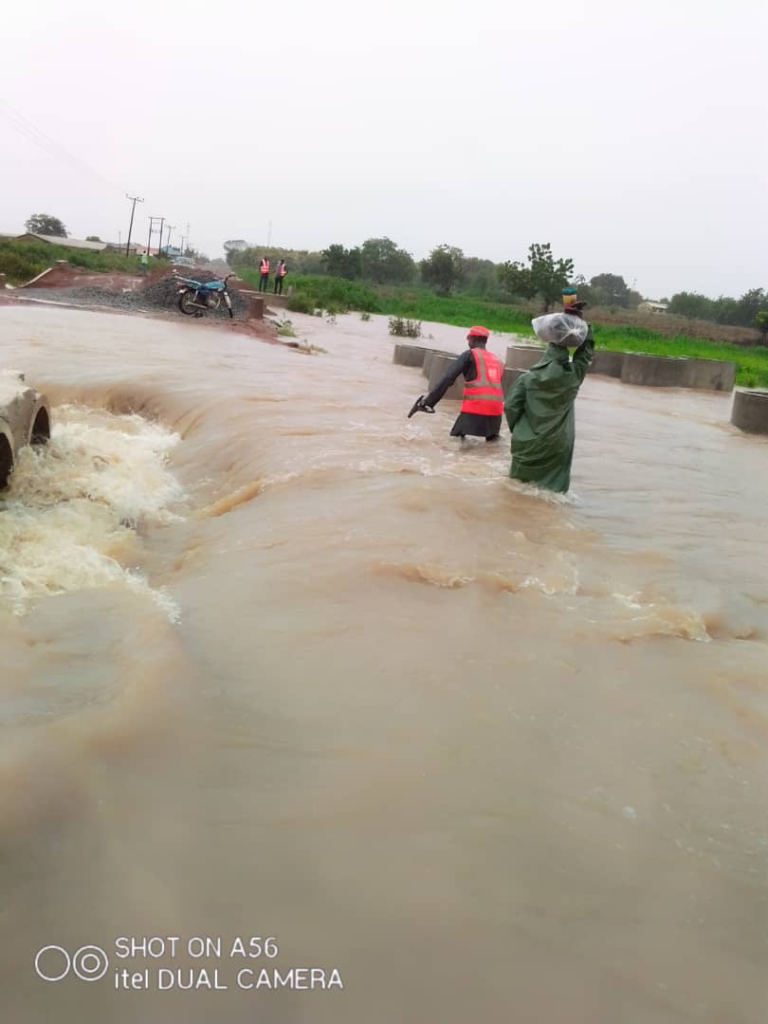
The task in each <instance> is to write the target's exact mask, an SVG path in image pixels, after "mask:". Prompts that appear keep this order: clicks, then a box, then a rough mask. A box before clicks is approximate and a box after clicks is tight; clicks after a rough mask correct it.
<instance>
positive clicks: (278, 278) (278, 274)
mask: <svg viewBox="0 0 768 1024" xmlns="http://www.w3.org/2000/svg"><path fill="white" fill-rule="evenodd" d="M287 273H288V267H286V265H285V260H279V261H278V264H277V266H276V267H275V295H282V294H283V279H284V278H285V275H286V274H287Z"/></svg>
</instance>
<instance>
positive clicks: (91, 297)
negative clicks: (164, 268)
mask: <svg viewBox="0 0 768 1024" xmlns="http://www.w3.org/2000/svg"><path fill="white" fill-rule="evenodd" d="M184 269H185V270H186V269H187V268H186V267H185V268H184ZM188 269H189V278H190V279H191V280H193V281H200V282H202V283H203V284H205V283H206V282H207V281H216V280H220V278H218V277H217V276H216V274H214V273H212V272H211V271H209V270H202V269H200V270H197V269H194V268H192V267H190V268H188ZM186 276H187V275H186V274H179V275H178V277H177V276H176V275H175V274H167V275H166V276H165V277H161V278H159V279H158V280H156V281H153V282H151V283H148V284H146V285H145V286H144V287H143V288H140V289H139V290H138V291H135V292H114V291H109V290H108V289H107V288H93V287H88V288H39V289H36V290H35V292H34V297H35V298H36V299H42V300H45V301H47V302H72V303H75V304H76V305H78V306H79V305H82V306H110V307H112V308H113V309H124V310H126V311H129V312H139V311H140V310H150V309H167V310H171V309H178V304H179V283H180V282H179V277H186ZM229 295H230V299H231V300H232V312H233V313H234V315H235V316H236V317H245V316H246V315H247V313H248V304H247V302H246V301H245V299H244V298H243V297H242V296H241V295H240V293H239V292H238V291H237V289H235V288H232V289H230V292H229ZM181 315H182V314H181V313H179V316H181ZM205 315H206V316H224V317H227V318H229V312H228V310H227V307H226V305H225V303H224V301H223V300H222V302H221V306H220V307H219V308H218V310H213V309H209V310H206V312H205Z"/></svg>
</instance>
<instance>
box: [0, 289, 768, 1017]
mask: <svg viewBox="0 0 768 1024" xmlns="http://www.w3.org/2000/svg"><path fill="white" fill-rule="evenodd" d="M293 320H294V323H295V325H296V328H297V331H298V334H299V337H300V338H306V339H308V340H309V341H310V342H312V343H314V344H316V345H319V346H322V347H323V348H325V349H326V350H327V351H326V353H324V354H322V353H321V354H318V355H314V356H307V355H303V354H301V353H298V352H295V351H290V350H286V349H282V348H278V347H274V346H267V345H264V344H261V343H259V342H258V341H257V340H255V339H252V338H248V337H244V336H239V335H235V334H231V333H224V332H221V333H220V332H217V331H215V330H213V329H206V330H199V331H198V330H196V325H195V324H186V323H183V324H182V323H179V324H178V325H176V324H172V323H166V322H153V321H149V320H139V319H132V318H129V317H110V316H108V315H103V314H92V313H83V312H73V311H62V310H54V309H48V308H45V309H29V308H27V309H21V308H15V307H6V308H2V309H0V339H1V344H2V362H3V365H5V366H8V367H18V368H20V369H23V370H25V371H26V373H27V375H28V380H29V381H30V382H31V383H33V384H34V385H35V386H36V387H38V388H40V389H42V388H45V389H46V390H47V391H48V394H49V396H50V397H51V399H52V401H53V402H54V403H55V405H54V424H55V426H54V436H53V440H52V442H51V444H50V446H49V447H48V449H47V450H46V451H44V452H43V453H42V454H41V455H39V456H35V455H33V454H32V453H31V452H29V453H26V454H25V456H24V458H23V459H22V461H21V463H20V465H19V466H18V468H17V472H16V473H15V476H14V480H13V485H12V488H11V490H10V492H9V493H7V494H6V495H4V496H3V498H2V499H1V500H0V652H1V653H2V664H3V672H2V682H1V683H0V711H1V713H0V729H1V735H0V738H1V740H2V746H0V853H1V863H2V874H1V876H0V878H1V879H2V899H1V900H0V984H1V991H2V1003H3V1013H2V1019H3V1021H5V1020H7V1021H9V1022H11V1021H13V1022H14V1024H16V1022H19V1024H22V1022H23V1024H37V1022H43V1021H46V1022H48V1021H51V1020H55V1021H56V1022H57V1024H70V1022H71V1024H75V1022H77V1024H83V1022H86V1024H91V1022H93V1024H97V1022H98V1024H103V1022H106V1021H109V1022H114V1024H128V1022H134V1021H142V1022H152V1024H171V1022H173V1024H176V1022H185V1024H188V1022H202V1021H214V1020H216V1021H218V1020H227V1021H233V1022H243V1024H245V1022H250V1021H262V1022H275V1024H288V1022H310V1021H311V1022H313V1024H393V1022H395V1021H397V1022H404V1024H437V1022H441V1024H465V1022H467V1021H482V1022H484V1024H496V1022H498V1024H502V1022H504V1024H508V1022H512V1021H514V1022H531V1024H533V1022H536V1024H539V1022H545V1021H546V1022H561V1021H562V1022H565V1021H567V1022H569V1024H571V1022H585V1024H586V1022H590V1024H594V1022H598V1021H599V1022H611V1024H613V1022H616V1021H621V1022H622V1024H648V1022H654V1024H655V1022H664V1024H667V1022H669V1024H672V1022H675V1024H680V1022H688V1021H691V1022H699V1021H702V1022H703V1021H706V1022H723V1024H725V1022H727V1024H735V1022H746V1021H749V1022H752V1021H762V1020H764V1019H765V1014H766V1012H768V1011H767V1010H766V1006H767V1005H768V982H767V981H766V978H767V977H768V974H767V973H766V961H767V958H768V930H767V925H768V914H767V912H766V910H767V908H766V895H767V894H768V888H767V882H768V879H767V877H766V858H767V856H768V822H767V821H766V769H767V768H768V743H767V741H768V668H767V666H768V657H767V655H768V545H766V542H765V537H766V509H767V508H768V471H767V469H766V467H767V465H768V442H766V441H765V440H761V439H759V438H753V437H747V436H743V435H741V434H740V433H739V432H738V431H737V430H735V429H734V428H733V427H731V426H730V424H729V422H728V419H729V411H730V401H731V399H730V397H729V396H724V395H703V394H691V393H682V392H669V391H664V392H663V393H660V392H656V391H652V390H648V389H644V388H630V387H627V386H625V385H622V384H619V383H617V382H614V381H608V380H601V379H597V378H588V379H587V381H586V383H585V385H584V387H583V390H582V394H581V397H580V398H579V402H578V408H577V431H578V437H577V451H576V458H575V464H574V479H573V491H572V494H571V495H570V496H569V497H568V499H567V500H556V499H551V498H550V499H546V498H545V497H543V496H541V495H537V494H536V493H535V492H534V491H531V490H526V489H525V488H524V487H520V486H517V485H515V484H513V483H512V482H511V481H510V480H509V479H508V478H507V470H508V440H509V439H508V435H507V433H506V430H505V433H504V435H503V438H504V439H503V443H502V444H500V445H499V446H496V447H493V446H490V445H485V444H475V443H470V442H467V443H466V444H465V445H464V446H463V447H461V446H460V445H459V444H458V443H457V442H455V441H451V440H450V439H449V438H448V430H449V428H450V424H451V421H452V415H453V414H454V413H455V405H449V404H448V403H445V404H444V405H443V406H441V407H439V412H438V415H436V416H429V417H427V416H421V417H414V418H413V419H412V420H406V418H405V413H406V411H407V410H408V408H409V407H410V405H411V403H412V402H413V400H414V398H415V397H416V396H417V395H418V394H419V393H420V391H421V390H423V381H422V378H421V377H419V375H418V372H417V371H415V370H410V369H407V368H404V367H399V366H394V365H393V364H392V362H391V353H392V339H391V338H388V337H387V334H386V321H385V320H384V319H383V318H373V319H372V320H371V321H370V322H366V323H363V322H362V321H361V320H360V319H359V317H357V316H347V317H339V320H338V323H336V324H328V323H325V322H323V321H321V320H317V319H312V318H304V317H300V316H294V317H293ZM427 329H428V330H431V331H432V332H433V334H434V335H435V342H436V343H437V345H438V347H449V348H455V350H456V351H459V350H460V349H461V348H462V335H463V332H462V331H460V330H458V329H454V328H439V327H431V328H429V327H428V328H427ZM507 341H508V339H506V338H501V337H498V336H497V337H494V338H493V339H492V344H491V347H492V348H493V349H494V350H495V351H496V352H497V353H500V354H503V352H504V348H505V345H506V344H507ZM255 937H260V939H261V942H260V943H259V944H257V945H255V946H249V940H250V939H251V938H255ZM267 937H273V944H270V946H269V953H267V952H266V951H263V952H262V954H261V956H255V955H254V956H250V957H249V956H248V955H246V956H243V955H242V954H241V947H239V946H238V945H237V943H236V940H237V939H238V938H240V939H242V940H243V943H244V946H243V947H242V948H243V949H244V950H245V952H246V954H247V953H248V952H250V953H254V954H255V953H257V952H258V951H259V949H260V948H262V947H263V943H264V940H265V939H266V938H267ZM205 938H209V939H211V942H210V944H209V945H208V947H207V948H206V946H205V945H204V943H202V942H201V943H198V940H204V939H205ZM123 940H125V941H123ZM148 940H153V941H152V943H148ZM161 940H162V941H161ZM170 940H178V941H174V942H171V941H170ZM131 941H133V942H134V944H133V945H131ZM217 943H218V944H217ZM89 945H93V946H98V947H100V948H101V949H103V950H104V951H105V953H106V954H107V957H108V964H106V963H105V964H104V967H105V968H106V971H105V974H104V976H103V977H102V978H101V979H100V980H91V981H84V980H80V978H78V976H77V973H76V971H75V968H77V971H78V972H79V974H80V975H83V976H85V977H95V976H97V975H98V974H100V973H101V969H102V962H101V961H100V960H99V956H100V954H99V953H98V952H95V951H85V952H80V954H79V955H78V954H77V951H78V950H81V951H82V949H83V947H85V946H89ZM49 946H58V947H61V949H63V950H66V951H67V953H68V955H69V958H70V959H69V960H67V958H66V957H65V954H64V953H62V952H60V951H58V950H55V949H54V950H52V949H46V950H45V952H44V953H42V954H41V956H40V957H39V958H38V961H37V963H38V968H39V970H40V972H41V973H43V974H45V975H46V976H47V977H55V976H58V975H59V974H61V973H63V972H64V971H65V970H66V968H67V965H68V964H69V966H70V969H69V973H68V974H67V976H66V977H64V978H63V979H62V980H61V981H59V982H53V981H45V980H42V978H41V977H39V976H38V974H37V973H36V971H35V957H36V954H37V952H38V951H39V950H41V949H43V947H49ZM233 947H234V948H233ZM302 968H307V969H311V968H314V969H315V973H314V974H312V973H311V972H310V971H309V970H308V971H307V973H306V974H304V973H302V972H301V969H302ZM292 969H293V970H294V973H293V974H291V973H290V972H291V970H292ZM190 970H191V971H192V972H193V974H192V975H191V976H190V974H189V972H190ZM262 970H263V971H264V973H263V974H261V973H260V972H261V971H262ZM275 970H277V971H278V978H277V979H276V978H275V973H274V972H275ZM334 970H336V971H337V972H338V975H337V976H336V975H334V974H333V971H334ZM163 971H165V972H166V973H162V972H163ZM244 971H245V972H246V973H243V972H244ZM216 972H218V973H216ZM320 972H324V973H322V975H321V973H320ZM321 977H322V979H324V984H325V985H326V987H325V988H323V987H322V984H321V980H320V979H321ZM336 978H338V979H339V980H340V983H339V982H336V980H335V979H336ZM190 979H191V982H192V984H193V985H194V986H196V987H194V988H193V989H192V990H191V991H189V990H183V991H182V990H180V989H179V983H182V984H184V985H188V984H190ZM238 979H239V980H238ZM257 982H258V987H257ZM329 982H333V983H332V984H331V985H330V987H328V983H329ZM145 983H146V984H145ZM214 984H216V985H218V986H219V987H218V988H213V987H211V988H210V989H209V988H207V987H206V986H207V985H210V986H213V985H214ZM310 984H314V985H315V987H314V988H309V985H310ZM171 985H172V987H171ZM275 985H277V988H275V987H274V986H275ZM342 985H343V988H342V987H341V986H342ZM225 986H226V987H225ZM304 986H306V987H304ZM146 989H148V990H146Z"/></svg>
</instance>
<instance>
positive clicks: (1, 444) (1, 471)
mask: <svg viewBox="0 0 768 1024" xmlns="http://www.w3.org/2000/svg"><path fill="white" fill-rule="evenodd" d="M12 469H13V449H12V448H11V446H10V443H9V441H8V438H7V437H6V436H5V434H0V491H2V490H4V488H6V487H7V486H8V478H9V477H10V475H11V470H12Z"/></svg>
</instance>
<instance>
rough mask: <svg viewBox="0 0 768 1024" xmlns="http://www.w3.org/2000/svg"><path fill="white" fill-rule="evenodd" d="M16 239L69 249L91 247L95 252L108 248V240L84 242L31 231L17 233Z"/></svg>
mask: <svg viewBox="0 0 768 1024" xmlns="http://www.w3.org/2000/svg"><path fill="white" fill-rule="evenodd" d="M16 241H17V242H49V243H50V244H51V245H61V246H64V247H65V248H67V249H90V250H92V251H93V252H103V251H104V250H105V249H106V248H107V243H106V242H84V241H82V240H81V239H79V238H60V237H59V236H58V235H35V234H33V233H32V232H31V231H27V232H26V233H25V234H23V235H16Z"/></svg>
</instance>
